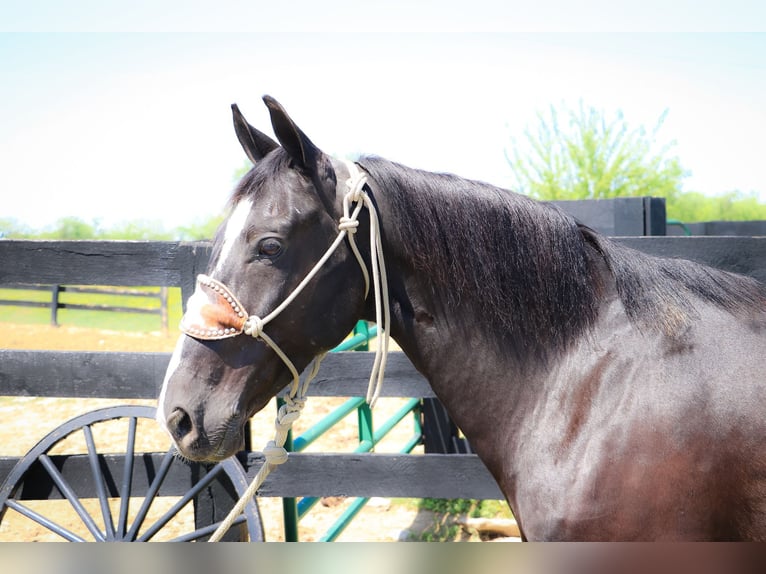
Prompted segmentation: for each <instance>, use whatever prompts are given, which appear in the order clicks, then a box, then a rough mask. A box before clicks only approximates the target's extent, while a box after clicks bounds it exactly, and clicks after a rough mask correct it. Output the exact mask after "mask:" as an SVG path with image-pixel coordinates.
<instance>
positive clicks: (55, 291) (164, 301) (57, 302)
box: [0, 284, 168, 331]
mask: <svg viewBox="0 0 766 574" xmlns="http://www.w3.org/2000/svg"><path fill="white" fill-rule="evenodd" d="M4 288H5V289H17V290H20V291H48V292H50V301H30V300H25V299H0V306H4V307H35V308H48V309H50V317H51V319H50V324H51V325H52V326H54V327H58V326H59V315H58V312H59V309H71V310H79V311H111V312H113V313H139V314H148V315H159V316H160V325H161V327H162V330H163V331H167V329H168V288H167V287H160V288H159V289H151V290H138V289H118V288H110V287H79V286H76V285H37V284H21V285H7V286H5V287H4ZM62 293H83V294H88V295H108V296H120V297H135V298H141V299H157V300H158V301H159V306H158V307H134V306H128V305H106V304H101V305H99V304H95V303H64V302H62V301H61V294H62Z"/></svg>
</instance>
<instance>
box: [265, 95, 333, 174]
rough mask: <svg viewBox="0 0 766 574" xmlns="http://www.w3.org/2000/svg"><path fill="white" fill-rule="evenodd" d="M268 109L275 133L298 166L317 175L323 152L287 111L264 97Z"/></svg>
mask: <svg viewBox="0 0 766 574" xmlns="http://www.w3.org/2000/svg"><path fill="white" fill-rule="evenodd" d="M263 101H264V103H265V104H266V107H268V108H269V114H271V125H272V126H273V127H274V133H275V134H276V136H277V139H278V140H279V143H281V144H282V147H283V148H285V151H287V153H288V154H289V155H290V157H291V158H292V159H293V161H294V162H295V163H296V165H297V166H298V167H299V168H301V169H303V170H304V171H306V172H308V173H309V174H312V175H315V174H316V172H317V168H318V161H319V158H320V157H321V156H322V152H321V151H320V150H319V148H317V147H316V146H315V145H314V144H313V143H312V142H311V140H310V139H309V138H308V136H307V135H306V134H304V133H303V132H302V131H301V129H300V128H299V127H298V126H297V125H295V122H293V120H292V119H291V118H290V116H288V115H287V112H286V111H285V109H284V108H283V107H282V106H281V105H280V103H279V102H277V100H275V99H274V98H272V97H271V96H263Z"/></svg>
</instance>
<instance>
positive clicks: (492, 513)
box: [412, 498, 513, 542]
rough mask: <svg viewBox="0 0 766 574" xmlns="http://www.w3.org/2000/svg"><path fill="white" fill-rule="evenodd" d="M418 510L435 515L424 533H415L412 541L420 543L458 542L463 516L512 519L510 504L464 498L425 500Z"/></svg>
mask: <svg viewBox="0 0 766 574" xmlns="http://www.w3.org/2000/svg"><path fill="white" fill-rule="evenodd" d="M418 508H419V509H421V510H426V511H428V512H432V513H433V522H432V524H431V525H430V526H429V527H428V528H426V529H425V530H424V531H422V532H419V533H416V534H415V533H413V535H412V539H413V540H417V541H420V542H445V541H452V540H458V539H459V534H460V531H461V526H460V525H459V524H458V522H457V520H458V518H460V517H461V516H465V517H469V518H512V517H513V515H512V514H511V511H510V508H509V507H508V503H507V502H505V501H501V500H470V499H463V498H453V499H447V498H424V499H422V500H419V501H418Z"/></svg>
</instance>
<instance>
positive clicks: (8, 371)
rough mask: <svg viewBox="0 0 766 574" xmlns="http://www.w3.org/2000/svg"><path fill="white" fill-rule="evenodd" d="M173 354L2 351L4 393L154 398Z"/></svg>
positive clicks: (0, 370)
mask: <svg viewBox="0 0 766 574" xmlns="http://www.w3.org/2000/svg"><path fill="white" fill-rule="evenodd" d="M169 359H170V355H169V354H168V353H116V352H113V353H98V352H76V351H17V350H0V394H2V395H6V396H33V397H35V396H36V397H102V398H119V399H126V398H145V399H154V398H157V396H158V395H159V391H160V388H161V386H162V380H163V378H164V374H165V370H166V369H167V365H168V362H169Z"/></svg>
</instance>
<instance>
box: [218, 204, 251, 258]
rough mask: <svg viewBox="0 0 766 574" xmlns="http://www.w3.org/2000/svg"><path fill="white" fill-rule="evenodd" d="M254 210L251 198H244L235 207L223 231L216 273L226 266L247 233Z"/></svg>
mask: <svg viewBox="0 0 766 574" xmlns="http://www.w3.org/2000/svg"><path fill="white" fill-rule="evenodd" d="M252 210H253V200H252V199H251V198H249V197H246V198H243V199H241V200H240V201H239V203H237V205H236V206H235V207H234V210H233V211H232V212H231V215H230V216H229V219H228V220H226V224H225V226H224V230H223V243H222V245H221V251H220V254H219V255H218V261H216V265H215V273H220V271H221V269H223V267H224V266H225V265H226V261H227V260H228V258H229V256H230V255H231V252H232V249H233V248H234V244H235V243H236V242H237V239H239V238H240V237H241V236H242V234H243V233H244V231H245V228H246V226H247V220H248V218H249V217H250V213H251V212H252Z"/></svg>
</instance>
